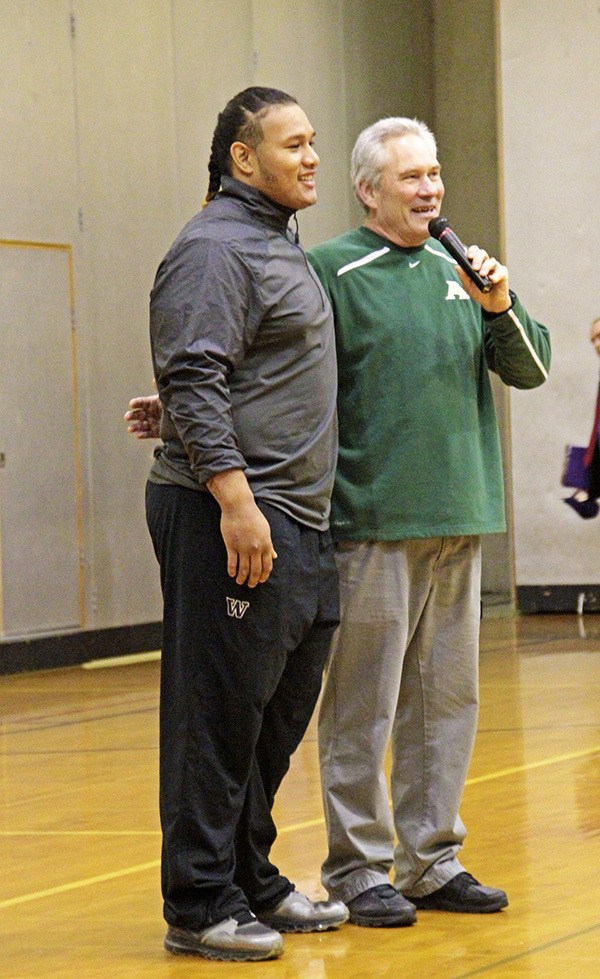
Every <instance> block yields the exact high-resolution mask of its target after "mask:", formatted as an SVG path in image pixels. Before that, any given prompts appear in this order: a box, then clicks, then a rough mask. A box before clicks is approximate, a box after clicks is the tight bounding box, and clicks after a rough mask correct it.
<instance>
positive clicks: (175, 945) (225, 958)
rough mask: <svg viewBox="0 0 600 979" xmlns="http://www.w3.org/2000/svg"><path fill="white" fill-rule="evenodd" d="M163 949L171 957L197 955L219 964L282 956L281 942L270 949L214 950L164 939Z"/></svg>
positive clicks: (205, 946)
mask: <svg viewBox="0 0 600 979" xmlns="http://www.w3.org/2000/svg"><path fill="white" fill-rule="evenodd" d="M164 944H165V948H166V950H167V952H171V954H172V955H197V956H199V957H200V958H203V959H216V960H217V961H219V962H263V961H266V960H267V959H277V958H279V956H280V955H282V954H283V942H281V943H279V944H277V945H274V946H273V948H271V949H266V950H263V949H238V948H216V947H213V946H211V945H200V944H196V943H191V942H190V943H189V944H187V943H186V942H184V941H181V942H176V941H173V940H172V939H169V938H165V943H164Z"/></svg>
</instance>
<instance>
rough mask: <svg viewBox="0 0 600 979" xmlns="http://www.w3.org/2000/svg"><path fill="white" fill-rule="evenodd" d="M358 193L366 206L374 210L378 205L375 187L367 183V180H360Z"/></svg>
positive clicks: (357, 188)
mask: <svg viewBox="0 0 600 979" xmlns="http://www.w3.org/2000/svg"><path fill="white" fill-rule="evenodd" d="M356 194H357V197H358V199H359V200H360V202H361V203H362V204H364V205H365V207H368V208H369V210H372V209H373V208H374V207H376V206H377V195H376V191H375V189H374V187H373V186H372V185H371V184H369V183H367V182H366V180H359V182H358V184H357V185H356Z"/></svg>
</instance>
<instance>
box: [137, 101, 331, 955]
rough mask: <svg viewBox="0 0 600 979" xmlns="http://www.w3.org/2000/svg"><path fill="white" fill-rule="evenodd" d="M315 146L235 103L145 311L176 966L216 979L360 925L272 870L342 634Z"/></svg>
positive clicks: (167, 877)
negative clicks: (227, 962)
mask: <svg viewBox="0 0 600 979" xmlns="http://www.w3.org/2000/svg"><path fill="white" fill-rule="evenodd" d="M313 138H314V132H313V129H312V126H311V125H310V123H309V121H308V119H307V117H306V115H305V114H304V112H303V111H302V109H301V108H300V106H298V104H297V103H296V102H295V100H294V99H292V98H291V97H290V96H288V95H286V94H285V93H283V92H279V91H277V90H274V89H263V88H251V89H247V90H246V91H245V92H242V93H240V95H239V96H236V97H235V98H234V99H232V100H231V101H230V102H229V103H228V105H227V107H226V108H225V110H224V111H223V112H222V113H221V114H220V116H219V120H218V124H217V128H216V130H215V134H214V138H213V144H212V152H211V159H210V164H209V171H210V184H209V193H208V203H207V206H206V207H205V208H204V209H203V210H202V211H201V212H200V213H199V214H198V215H196V217H194V218H193V219H192V220H191V221H190V222H189V224H188V225H187V226H186V227H185V228H184V229H183V231H182V232H181V234H180V235H179V237H178V238H177V240H176V241H175V243H174V244H173V246H172V247H171V249H170V250H169V252H168V254H167V255H166V257H165V258H164V260H163V262H162V263H161V265H160V267H159V269H158V272H157V275H156V279H155V283H154V287H153V289H152V294H151V300H150V337H151V347H152V358H153V365H154V371H155V377H156V383H157V387H158V391H159V394H160V398H161V401H162V405H163V409H164V410H163V418H162V426H161V437H162V440H163V441H162V444H161V445H160V447H159V448H158V449H157V451H156V454H155V459H154V464H153V466H152V469H151V472H150V477H149V481H148V485H147V491H146V509H147V519H148V526H149V529H150V534H151V536H152V541H153V544H154V548H155V551H156V555H157V558H158V561H159V564H160V573H161V584H162V590H163V597H164V617H163V641H162V668H161V704H160V810H161V825H162V831H163V856H162V887H163V896H164V914H165V918H166V920H167V923H168V925H169V929H168V933H167V937H166V941H165V945H166V947H167V948H168V949H169V950H170V951H172V952H175V953H192V954H198V955H202V956H204V957H207V958H218V959H231V960H249V959H266V958H274V957H276V956H278V955H280V954H281V952H282V951H283V943H282V940H281V935H280V934H279V932H281V931H320V930H324V929H329V928H334V927H337V926H338V925H340V924H341V923H342V922H343V921H345V920H346V918H347V914H348V912H347V910H346V908H345V906H344V905H343V904H342V903H341V902H339V901H329V902H318V903H313V902H312V901H310V900H309V899H308V898H307V897H305V896H304V895H302V894H299V893H298V892H296V891H295V889H294V885H293V884H292V883H291V882H290V881H289V880H288V879H287V878H286V877H284V876H283V875H282V874H280V873H279V871H278V869H277V867H275V866H274V865H273V864H272V863H271V861H270V860H269V851H270V848H271V845H272V843H273V841H274V840H275V836H276V829H275V825H274V823H273V820H272V818H271V807H272V805H273V800H274V796H275V792H276V791H277V788H278V786H279V784H280V782H281V780H282V778H283V776H284V775H285V773H286V772H287V770H288V767H289V761H290V756H291V754H292V752H293V751H294V750H295V749H296V747H297V746H298V744H299V742H300V741H301V739H302V736H303V734H304V732H305V730H306V727H307V724H308V722H309V720H310V717H311V715H312V712H313V709H314V706H315V703H316V700H317V696H318V693H319V689H320V685H321V676H322V671H323V667H324V664H325V660H326V656H327V652H328V649H329V645H330V640H331V637H332V634H333V631H334V629H335V627H336V625H337V622H338V585H337V576H336V570H335V562H334V555H333V548H332V543H331V539H330V536H329V532H328V515H329V499H330V495H331V488H332V484H333V474H334V467H335V460H336V455H337V432H336V421H335V396H336V362H335V346H334V336H333V320H332V316H331V311H330V307H329V303H328V302H327V299H326V298H325V296H324V293H323V290H322V288H321V285H320V283H319V281H318V278H317V276H316V274H315V273H314V272H313V271H312V269H311V268H310V266H309V264H308V263H307V261H306V257H305V255H304V252H303V250H302V248H301V247H300V245H299V243H298V240H297V236H295V235H293V234H292V233H291V232H290V231H289V230H288V222H289V219H290V217H291V216H292V214H293V213H294V212H295V211H296V210H301V209H303V208H305V207H309V206H310V205H311V204H313V203H314V202H315V201H316V190H315V171H316V168H317V164H318V161H319V158H318V156H317V154H316V152H315V150H314V148H313ZM257 919H258V920H257Z"/></svg>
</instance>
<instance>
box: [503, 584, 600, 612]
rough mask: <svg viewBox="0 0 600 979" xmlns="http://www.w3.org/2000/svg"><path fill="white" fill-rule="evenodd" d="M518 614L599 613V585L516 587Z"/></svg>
mask: <svg viewBox="0 0 600 979" xmlns="http://www.w3.org/2000/svg"><path fill="white" fill-rule="evenodd" d="M517 607H518V609H519V611H520V612H526V613H535V612H575V613H576V614H578V615H582V614H583V613H584V612H586V613H587V612H600V585H518V586H517Z"/></svg>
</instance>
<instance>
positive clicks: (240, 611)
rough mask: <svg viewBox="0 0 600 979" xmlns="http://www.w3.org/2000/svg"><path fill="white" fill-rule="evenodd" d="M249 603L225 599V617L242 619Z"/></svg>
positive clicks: (237, 599)
mask: <svg viewBox="0 0 600 979" xmlns="http://www.w3.org/2000/svg"><path fill="white" fill-rule="evenodd" d="M249 608H250V602H243V601H242V600H241V599H240V598H227V615H228V616H229V617H230V618H232V619H243V618H244V615H245V614H246V612H247V610H248V609H249Z"/></svg>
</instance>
